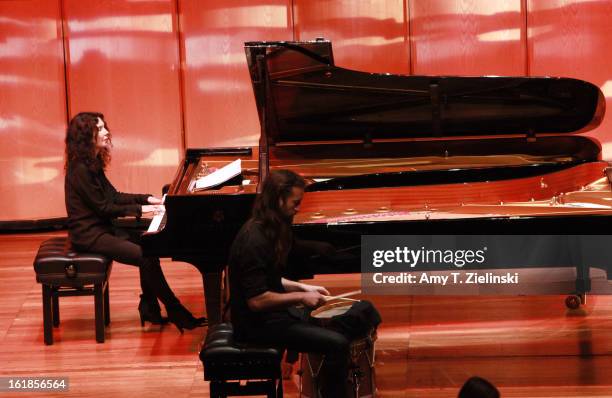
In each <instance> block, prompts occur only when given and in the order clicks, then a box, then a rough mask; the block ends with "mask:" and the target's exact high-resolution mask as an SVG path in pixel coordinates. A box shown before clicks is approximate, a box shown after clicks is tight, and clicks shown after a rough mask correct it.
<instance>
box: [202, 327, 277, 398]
mask: <svg viewBox="0 0 612 398" xmlns="http://www.w3.org/2000/svg"><path fill="white" fill-rule="evenodd" d="M282 354H283V353H282V350H280V349H276V348H270V347H257V346H249V345H243V344H237V343H235V342H234V331H233V329H232V325H231V324H229V323H220V324H217V325H214V326H211V327H210V328H209V330H208V334H207V335H206V341H205V343H204V347H202V351H200V359H201V360H202V364H203V365H204V380H208V381H210V397H211V398H225V397H228V396H233V395H239V396H245V395H261V394H266V395H267V396H268V398H274V397H277V398H281V397H282V396H283V382H282V378H281V368H280V362H281V358H282ZM242 382H244V383H242Z"/></svg>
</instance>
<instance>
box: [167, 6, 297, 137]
mask: <svg viewBox="0 0 612 398" xmlns="http://www.w3.org/2000/svg"><path fill="white" fill-rule="evenodd" d="M179 9H180V13H181V28H182V32H183V43H182V45H183V46H184V52H183V53H184V84H185V130H186V143H187V146H188V147H204V146H206V147H220V146H236V145H254V144H256V143H257V141H258V139H259V130H260V127H259V120H258V117H257V108H256V107H255V99H254V98H253V90H252V88H251V79H250V77H249V74H248V70H247V65H246V58H245V55H244V42H246V41H254V40H291V39H292V36H293V35H292V22H291V0H233V1H222V0H214V1H212V0H211V1H205V2H204V1H200V0H179Z"/></svg>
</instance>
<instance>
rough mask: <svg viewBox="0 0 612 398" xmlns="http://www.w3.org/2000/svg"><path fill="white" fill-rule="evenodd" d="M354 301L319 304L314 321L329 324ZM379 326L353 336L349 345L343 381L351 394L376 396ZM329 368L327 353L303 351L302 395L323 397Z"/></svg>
mask: <svg viewBox="0 0 612 398" xmlns="http://www.w3.org/2000/svg"><path fill="white" fill-rule="evenodd" d="M351 305H352V303H333V304H327V305H324V306H322V307H319V308H317V309H316V310H315V311H313V312H312V313H311V321H312V322H313V323H315V324H317V325H319V326H321V327H325V328H328V327H329V325H330V319H331V318H332V317H333V316H342V314H343V313H344V312H346V311H348V309H349V308H350V307H351ZM375 342H376V329H375V328H374V329H372V330H370V332H369V333H368V335H367V336H364V337H362V338H358V339H354V340H353V341H351V345H350V358H349V371H348V374H347V375H346V379H345V380H344V383H346V390H347V391H352V395H351V397H354V398H366V397H375V396H376V377H375V376H376V375H375V371H374V359H375V358H374V353H375V347H374V346H375ZM324 372H326V362H325V356H324V355H322V354H316V353H303V354H302V356H301V361H300V374H301V378H300V397H303V398H320V397H321V394H320V391H321V389H322V387H323V386H322V380H324V379H325V378H324V377H322V375H323V374H324Z"/></svg>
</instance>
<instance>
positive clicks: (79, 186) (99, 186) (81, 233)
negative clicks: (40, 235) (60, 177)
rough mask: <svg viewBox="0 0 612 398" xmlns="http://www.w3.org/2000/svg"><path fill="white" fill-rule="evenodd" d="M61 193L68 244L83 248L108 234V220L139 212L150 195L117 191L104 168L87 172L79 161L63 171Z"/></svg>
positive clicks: (109, 226)
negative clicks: (63, 196) (68, 238)
mask: <svg viewBox="0 0 612 398" xmlns="http://www.w3.org/2000/svg"><path fill="white" fill-rule="evenodd" d="M64 195H65V200H66V211H67V213H68V235H69V236H70V241H71V242H72V244H73V245H74V246H75V247H76V248H77V249H81V250H87V249H88V248H89V247H91V245H93V243H94V242H95V241H96V239H97V238H98V237H100V235H102V234H104V233H112V232H113V225H112V219H113V218H116V217H123V216H136V217H140V216H141V215H142V207H141V205H143V204H147V203H148V202H147V198H148V197H149V196H151V195H145V194H129V193H122V192H118V191H117V190H116V189H115V187H113V185H112V184H111V183H110V181H108V179H107V178H106V175H105V174H104V170H100V171H98V172H94V171H91V170H89V169H88V168H87V166H85V165H84V164H83V163H76V164H72V165H70V166H69V167H68V170H66V178H65V180H64Z"/></svg>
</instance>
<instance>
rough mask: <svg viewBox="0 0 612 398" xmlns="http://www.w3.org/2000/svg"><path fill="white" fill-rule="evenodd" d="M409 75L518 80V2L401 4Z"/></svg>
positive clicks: (521, 65) (521, 23)
mask: <svg viewBox="0 0 612 398" xmlns="http://www.w3.org/2000/svg"><path fill="white" fill-rule="evenodd" d="M407 1H408V3H409V15H410V42H411V54H412V71H413V73H414V74H415V75H476V76H482V75H507V76H516V75H524V74H525V73H526V68H525V65H526V63H525V10H524V9H523V7H522V0H496V1H490V0H439V1H419V0H407Z"/></svg>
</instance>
